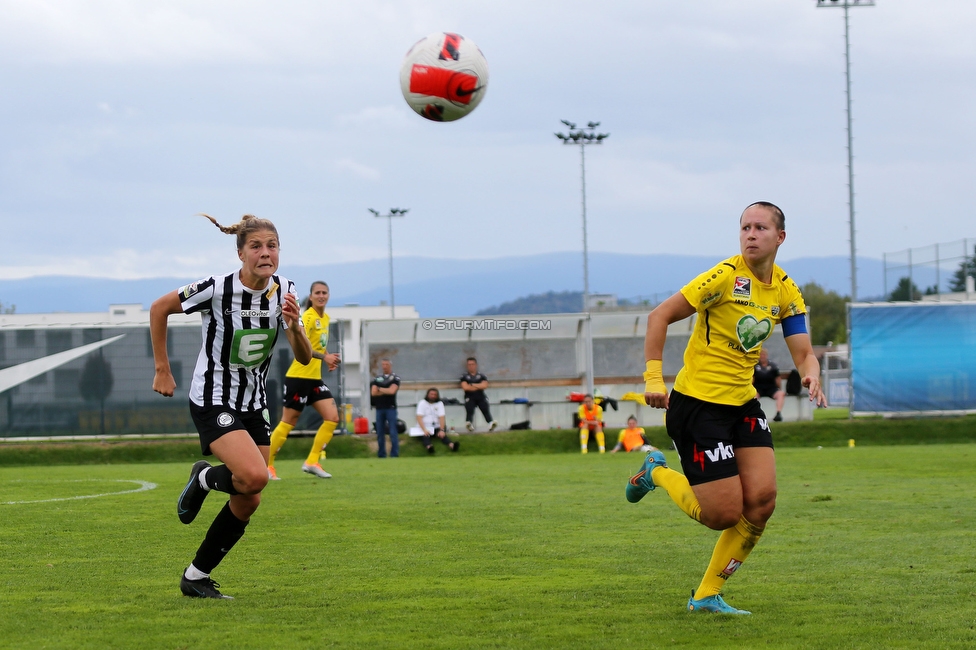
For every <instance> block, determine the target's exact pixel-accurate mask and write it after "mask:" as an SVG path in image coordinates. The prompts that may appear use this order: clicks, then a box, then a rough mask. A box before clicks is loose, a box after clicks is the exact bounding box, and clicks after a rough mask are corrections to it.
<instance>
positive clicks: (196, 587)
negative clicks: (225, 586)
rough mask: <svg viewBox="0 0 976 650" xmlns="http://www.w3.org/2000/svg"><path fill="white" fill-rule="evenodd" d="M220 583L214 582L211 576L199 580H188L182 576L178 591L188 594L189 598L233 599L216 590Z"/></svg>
mask: <svg viewBox="0 0 976 650" xmlns="http://www.w3.org/2000/svg"><path fill="white" fill-rule="evenodd" d="M219 586H220V585H219V584H217V583H216V582H214V580H213V579H212V578H209V577H208V578H201V579H199V580H190V579H188V578H187V577H186V575H185V574H184V576H183V577H182V578H181V579H180V591H182V592H183V595H184V596H189V597H190V598H218V599H220V600H234V597H233V596H227V595H226V594H222V593H220V592H219V591H218V590H217V587H219Z"/></svg>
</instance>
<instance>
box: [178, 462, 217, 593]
mask: <svg viewBox="0 0 976 650" xmlns="http://www.w3.org/2000/svg"><path fill="white" fill-rule="evenodd" d="M208 467H210V463H208V462H207V461H205V460H198V461H197V462H195V463H193V467H192V468H191V469H190V480H189V481H187V482H186V487H185V488H183V491H182V492H180V498H179V499H178V500H177V501H176V514H177V515H179V517H180V521H182V522H183V523H184V524H188V523H190V522H191V521H193V520H194V519H196V517H197V513H198V512H200V506H202V505H203V500H204V499H206V498H207V490H204V489H203V488H202V487H200V472H202V471H203V470H205V469H206V468H208ZM187 595H189V594H187Z"/></svg>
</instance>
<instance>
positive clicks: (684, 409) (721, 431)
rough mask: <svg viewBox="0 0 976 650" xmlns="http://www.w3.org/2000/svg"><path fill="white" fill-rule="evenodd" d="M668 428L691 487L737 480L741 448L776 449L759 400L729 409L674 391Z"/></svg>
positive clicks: (669, 403) (670, 403)
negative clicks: (738, 452)
mask: <svg viewBox="0 0 976 650" xmlns="http://www.w3.org/2000/svg"><path fill="white" fill-rule="evenodd" d="M665 424H666V425H667V428H668V435H669V436H671V439H672V440H673V441H674V445H675V447H676V448H677V450H678V456H679V457H680V458H681V468H682V469H683V470H684V472H685V476H686V477H687V478H688V482H689V483H690V484H691V485H700V484H702V483H710V482H711V481H717V480H719V479H723V478H729V477H730V476H738V475H739V466H738V465H737V464H736V462H735V450H736V449H738V448H739V447H769V448H770V449H772V447H773V435H772V433H770V431H769V424H768V423H767V421H766V414H765V413H763V410H762V407H761V406H760V405H759V400H756V399H751V400H749V401H748V402H746V403H745V404H743V405H742V406H727V405H725V404H714V403H712V402H704V401H702V400H700V399H695V398H694V397H689V396H688V395H683V394H681V393H679V392H678V391H676V390H672V391H671V397H670V400H669V402H668V412H667V415H666V416H665Z"/></svg>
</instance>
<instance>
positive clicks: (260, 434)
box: [190, 402, 271, 456]
mask: <svg viewBox="0 0 976 650" xmlns="http://www.w3.org/2000/svg"><path fill="white" fill-rule="evenodd" d="M190 417H191V418H193V424H195V425H196V427H197V432H199V434H200V450H201V451H202V452H203V455H204V456H211V455H213V452H211V451H210V445H211V444H212V443H213V441H214V440H217V439H218V438H220V437H221V436H223V435H224V434H227V433H230V432H231V431H238V430H241V429H243V430H245V431H247V432H248V434H249V435H250V436H251V440H253V441H254V444H256V445H257V446H258V447H267V446H269V445H270V444H271V416H270V415H269V413H268V410H267V409H263V410H261V411H235V410H234V409H232V408H230V407H227V406H197V405H196V404H194V403H193V402H190Z"/></svg>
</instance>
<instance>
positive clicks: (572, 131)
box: [555, 120, 610, 394]
mask: <svg viewBox="0 0 976 650" xmlns="http://www.w3.org/2000/svg"><path fill="white" fill-rule="evenodd" d="M560 121H561V122H562V123H563V124H565V125H566V128H568V129H569V133H568V134H566V133H556V134H555V136H556V137H557V138H559V139H560V140H562V143H563V144H571V145H579V148H580V184H581V185H580V186H581V190H582V193H581V198H580V204H581V205H582V209H583V313H585V314H587V326H586V392H588V393H590V394H592V393H593V336H592V333H591V330H590V323H589V313H590V264H589V251H588V248H587V236H586V145H588V144H603V141H604V140H606V139H607V138H609V137H610V134H609V133H596V132H595V129H596V127H598V126H600V123H599V122H587V124H586V126H584V127H582V128H579V129H578V128H576V123H575V122H569V121H567V120H560Z"/></svg>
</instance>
